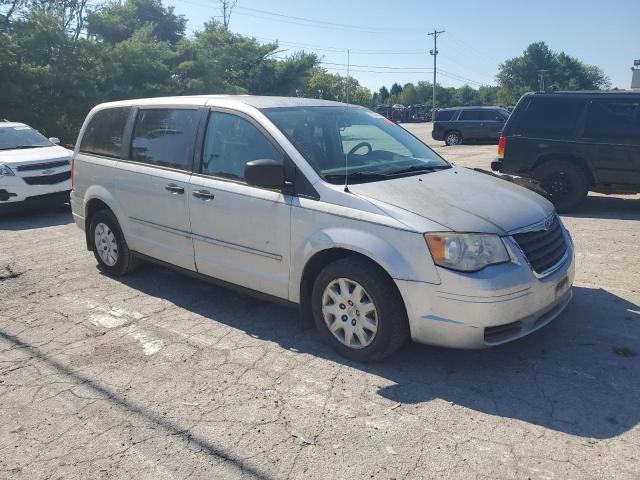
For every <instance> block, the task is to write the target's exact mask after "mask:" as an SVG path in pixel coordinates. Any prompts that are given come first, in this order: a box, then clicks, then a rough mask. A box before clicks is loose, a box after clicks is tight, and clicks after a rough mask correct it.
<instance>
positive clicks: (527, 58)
mask: <svg viewBox="0 0 640 480" xmlns="http://www.w3.org/2000/svg"><path fill="white" fill-rule="evenodd" d="M540 70H546V73H545V75H546V78H545V85H546V86H553V87H555V88H558V89H562V90H599V89H601V88H608V87H609V86H610V82H609V79H608V78H607V77H606V75H605V74H604V73H603V72H602V70H601V69H600V68H598V67H596V66H594V65H588V64H585V63H583V62H582V61H580V60H579V59H577V58H575V57H571V56H570V55H567V54H565V53H564V52H560V53H556V52H553V51H552V50H551V49H550V48H549V47H548V46H547V44H546V43H544V42H537V43H532V44H531V45H529V46H528V47H527V48H526V50H525V51H524V52H523V53H522V55H521V56H519V57H514V58H511V59H509V60H507V61H506V62H504V63H503V64H501V65H500V67H499V71H498V76H497V78H498V84H499V85H500V87H501V89H502V90H503V92H501V94H500V99H501V100H502V101H503V102H502V103H509V104H513V103H515V102H516V101H517V100H518V98H520V96H521V95H522V94H523V93H525V92H528V91H536V90H538V88H539V85H538V75H539V72H540Z"/></svg>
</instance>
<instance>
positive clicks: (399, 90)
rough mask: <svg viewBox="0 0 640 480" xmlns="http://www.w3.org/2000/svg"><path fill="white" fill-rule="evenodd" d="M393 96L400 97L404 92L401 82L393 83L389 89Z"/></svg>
mask: <svg viewBox="0 0 640 480" xmlns="http://www.w3.org/2000/svg"><path fill="white" fill-rule="evenodd" d="M389 93H391V96H394V97H398V96H399V95H400V94H401V93H402V87H401V86H400V84H399V83H394V84H393V85H391V90H389Z"/></svg>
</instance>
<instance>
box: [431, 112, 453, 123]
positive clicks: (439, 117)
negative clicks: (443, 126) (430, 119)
mask: <svg viewBox="0 0 640 480" xmlns="http://www.w3.org/2000/svg"><path fill="white" fill-rule="evenodd" d="M456 113H457V110H442V111H439V112H436V121H438V122H447V121H449V120H451V119H452V118H453V116H454V115H455V114H456Z"/></svg>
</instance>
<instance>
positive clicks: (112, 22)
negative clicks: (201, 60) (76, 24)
mask: <svg viewBox="0 0 640 480" xmlns="http://www.w3.org/2000/svg"><path fill="white" fill-rule="evenodd" d="M147 24H151V25H152V26H153V28H152V35H153V37H154V38H155V39H156V40H158V41H165V42H169V43H170V44H172V45H175V44H176V43H178V41H179V40H180V39H182V38H184V32H185V28H186V25H187V20H186V18H185V17H184V15H176V14H175V13H174V8H173V7H168V8H165V7H164V6H163V5H162V2H161V0H128V1H127V2H126V3H124V4H120V3H110V4H107V5H106V6H105V7H102V8H99V9H97V10H95V11H90V12H89V13H88V14H87V30H88V33H89V35H95V36H97V37H98V38H99V39H101V40H104V41H105V42H108V43H111V44H116V43H118V42H122V41H124V40H127V39H128V38H131V37H132V36H133V35H134V33H135V32H136V31H137V30H139V29H141V28H142V27H144V26H145V25H147Z"/></svg>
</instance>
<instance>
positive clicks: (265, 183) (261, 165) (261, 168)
mask: <svg viewBox="0 0 640 480" xmlns="http://www.w3.org/2000/svg"><path fill="white" fill-rule="evenodd" d="M244 178H245V180H246V181H247V183H248V184H249V185H253V186H254V187H262V188H271V189H274V190H281V189H283V188H284V182H285V176H284V165H283V164H282V163H281V162H277V161H276V160H271V159H264V160H253V161H251V162H247V164H246V165H245V166H244Z"/></svg>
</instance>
